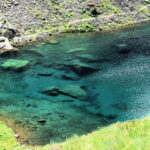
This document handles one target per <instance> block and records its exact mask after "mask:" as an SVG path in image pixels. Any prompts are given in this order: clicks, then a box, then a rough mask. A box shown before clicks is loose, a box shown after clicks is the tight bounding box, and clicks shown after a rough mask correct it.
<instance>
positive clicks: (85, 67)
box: [71, 62, 99, 76]
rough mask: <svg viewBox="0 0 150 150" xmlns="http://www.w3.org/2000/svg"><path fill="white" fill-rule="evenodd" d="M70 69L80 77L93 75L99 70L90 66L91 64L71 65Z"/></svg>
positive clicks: (76, 63)
mask: <svg viewBox="0 0 150 150" xmlns="http://www.w3.org/2000/svg"><path fill="white" fill-rule="evenodd" d="M71 68H72V70H73V71H74V72H75V73H77V74H79V75H81V76H85V75H88V74H90V73H93V72H96V71H98V70H99V68H96V67H94V66H92V65H91V64H86V63H81V62H75V63H73V64H72V65H71Z"/></svg>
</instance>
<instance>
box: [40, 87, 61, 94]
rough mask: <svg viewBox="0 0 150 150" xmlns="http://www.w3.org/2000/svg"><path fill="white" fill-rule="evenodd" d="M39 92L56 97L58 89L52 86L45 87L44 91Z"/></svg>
mask: <svg viewBox="0 0 150 150" xmlns="http://www.w3.org/2000/svg"><path fill="white" fill-rule="evenodd" d="M40 92H41V93H44V94H47V95H50V96H57V95H58V94H59V91H58V88H57V87H53V86H50V87H47V88H46V89H44V90H41V91H40Z"/></svg>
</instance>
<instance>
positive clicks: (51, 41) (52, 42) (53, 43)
mask: <svg viewBox="0 0 150 150" xmlns="http://www.w3.org/2000/svg"><path fill="white" fill-rule="evenodd" d="M48 43H49V44H51V45H56V44H59V41H57V40H50V41H49V42H48Z"/></svg>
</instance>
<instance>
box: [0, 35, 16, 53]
mask: <svg viewBox="0 0 150 150" xmlns="http://www.w3.org/2000/svg"><path fill="white" fill-rule="evenodd" d="M17 52H18V49H16V48H14V47H12V46H11V44H10V43H9V40H8V39H7V38H5V37H0V55H6V54H8V53H15V54H16V53H17Z"/></svg>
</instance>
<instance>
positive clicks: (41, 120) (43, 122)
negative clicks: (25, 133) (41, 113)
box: [37, 119, 46, 124]
mask: <svg viewBox="0 0 150 150" xmlns="http://www.w3.org/2000/svg"><path fill="white" fill-rule="evenodd" d="M37 122H38V123H40V124H45V123H46V120H45V119H40V120H38V121H37Z"/></svg>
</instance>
